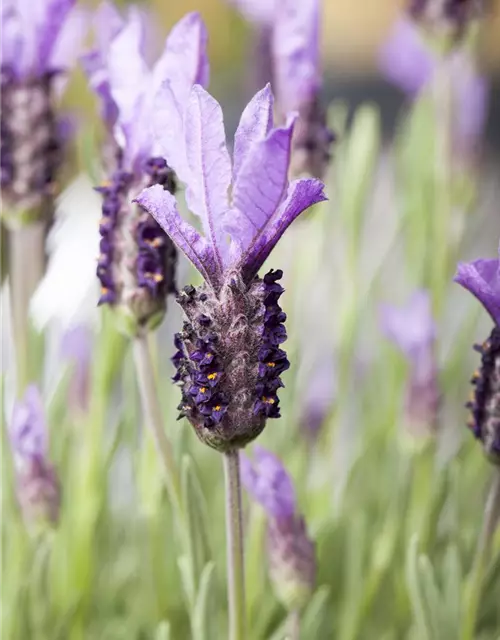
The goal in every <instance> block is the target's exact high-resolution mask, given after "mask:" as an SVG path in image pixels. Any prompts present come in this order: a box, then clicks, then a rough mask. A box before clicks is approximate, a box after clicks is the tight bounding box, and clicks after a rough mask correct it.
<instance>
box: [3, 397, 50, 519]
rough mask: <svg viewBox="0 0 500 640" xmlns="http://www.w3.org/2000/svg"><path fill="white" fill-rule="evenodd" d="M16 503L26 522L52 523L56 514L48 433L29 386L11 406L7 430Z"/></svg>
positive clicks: (40, 403)
mask: <svg viewBox="0 0 500 640" xmlns="http://www.w3.org/2000/svg"><path fill="white" fill-rule="evenodd" d="M9 435H10V441H11V446H12V452H13V456H14V466H15V471H16V489H17V496H18V500H19V504H20V506H21V509H22V512H23V515H24V517H25V519H26V521H27V522H29V523H31V524H33V523H37V522H39V521H40V520H44V521H48V522H51V523H55V522H56V521H57V519H58V515H59V505H60V488H59V482H58V478H57V474H56V472H55V469H54V467H53V466H52V464H51V463H50V461H49V459H48V432H47V424H46V422H45V417H44V409H43V403H42V398H41V396H40V392H39V391H38V389H37V388H36V387H34V386H31V387H28V388H27V389H26V392H25V394H24V398H23V399H22V400H21V401H19V402H17V403H16V405H15V407H14V412H13V416H12V421H11V425H10V429H9Z"/></svg>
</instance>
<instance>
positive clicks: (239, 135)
mask: <svg viewBox="0 0 500 640" xmlns="http://www.w3.org/2000/svg"><path fill="white" fill-rule="evenodd" d="M273 106H274V97H273V92H272V91H271V85H270V84H267V85H266V86H265V87H264V88H263V89H261V90H260V91H259V92H258V93H256V94H255V96H254V97H253V98H252V99H251V100H250V102H249V103H248V105H247V106H246V107H245V109H244V111H243V113H242V114H241V118H240V123H239V125H238V128H237V129H236V134H235V136H234V153H233V182H236V178H237V176H238V172H239V170H240V168H241V165H242V164H243V162H244V160H245V158H246V156H247V155H248V153H249V150H250V148H251V146H252V144H254V143H255V142H258V141H260V140H264V138H265V137H266V136H267V134H268V133H269V131H270V130H271V128H272V126H273Z"/></svg>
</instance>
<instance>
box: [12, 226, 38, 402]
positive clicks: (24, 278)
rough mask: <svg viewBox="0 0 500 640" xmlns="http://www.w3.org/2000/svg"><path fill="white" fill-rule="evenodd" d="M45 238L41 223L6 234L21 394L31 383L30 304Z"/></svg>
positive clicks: (17, 368)
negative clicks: (7, 235) (7, 237)
mask: <svg viewBox="0 0 500 640" xmlns="http://www.w3.org/2000/svg"><path fill="white" fill-rule="evenodd" d="M45 236H46V225H45V223H44V222H36V223H32V224H30V225H28V226H25V227H21V228H19V229H13V230H11V231H10V234H9V279H10V296H11V315H12V333H13V337H14V345H15V354H16V384H17V391H18V394H22V393H23V391H24V389H25V388H26V385H27V384H28V383H29V381H30V356H29V352H30V349H29V342H30V323H29V305H30V300H31V297H32V295H33V293H34V292H35V290H36V288H37V286H38V284H39V282H40V280H41V279H42V277H43V274H44V272H45Z"/></svg>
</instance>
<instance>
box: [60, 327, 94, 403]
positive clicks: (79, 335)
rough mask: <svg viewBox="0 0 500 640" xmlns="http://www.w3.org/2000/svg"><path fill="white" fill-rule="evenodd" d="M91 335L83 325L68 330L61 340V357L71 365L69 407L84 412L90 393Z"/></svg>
mask: <svg viewBox="0 0 500 640" xmlns="http://www.w3.org/2000/svg"><path fill="white" fill-rule="evenodd" d="M91 354H92V335H91V331H90V329H89V327H87V326H86V325H84V324H80V325H76V326H74V327H72V328H70V329H68V330H67V331H66V332H65V333H64V335H63V337H62V340H61V356H62V358H64V359H65V360H68V361H69V362H71V364H72V365H73V372H72V376H71V381H70V390H69V394H70V400H69V401H70V405H71V406H72V407H74V408H76V409H79V410H80V411H86V410H87V408H88V402H89V392H90V360H91Z"/></svg>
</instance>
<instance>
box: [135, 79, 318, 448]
mask: <svg viewBox="0 0 500 640" xmlns="http://www.w3.org/2000/svg"><path fill="white" fill-rule="evenodd" d="M183 104H184V107H185V108H182V106H183ZM272 110H273V96H272V93H271V89H270V87H269V86H267V87H265V88H264V89H263V90H262V91H260V92H259V93H257V94H256V96H255V97H254V98H253V99H252V100H251V101H250V103H249V104H248V106H247V107H246V109H245V110H244V112H243V114H242V116H241V120H240V124H239V126H238V129H237V131H236V135H235V142H234V158H233V163H232V165H231V160H230V157H229V153H228V151H227V147H226V140H225V134H224V126H223V118H222V110H221V108H220V106H219V104H218V103H217V102H216V101H215V100H214V98H212V96H210V95H209V94H208V93H207V92H206V91H205V90H204V89H203V88H202V87H201V86H198V85H195V86H194V87H193V89H192V90H191V92H190V95H189V97H188V99H187V101H186V103H183V101H180V100H179V98H178V96H177V94H176V93H175V88H174V87H172V85H171V84H169V83H165V84H164V85H163V87H162V91H161V93H160V95H159V97H158V109H157V112H156V117H155V124H156V127H157V130H158V131H159V132H160V138H159V142H160V144H161V145H162V148H163V152H164V154H165V157H166V158H168V160H169V164H170V165H171V166H172V167H173V169H174V170H175V172H176V174H177V175H178V176H179V178H180V179H181V180H183V181H184V182H185V183H186V201H187V203H188V206H189V208H190V209H191V210H192V211H193V213H195V214H196V215H198V217H199V218H201V224H202V227H203V232H204V235H201V234H200V233H198V231H196V229H195V228H194V227H192V226H191V225H190V224H189V223H187V222H186V221H185V220H183V219H182V218H181V216H180V214H179V212H178V209H177V204H176V200H175V197H174V196H173V195H172V194H170V193H169V192H167V191H165V190H163V189H160V188H158V187H157V186H154V187H151V188H149V189H146V190H145V191H143V192H142V193H141V194H140V196H139V197H138V198H137V201H138V202H139V204H140V205H141V206H143V207H144V208H145V209H146V210H147V211H149V212H150V213H151V215H152V216H153V217H154V218H155V219H156V220H157V221H158V223H159V224H160V225H161V226H162V227H163V229H164V230H165V231H166V232H167V233H168V234H169V236H170V237H171V238H172V240H173V241H174V242H175V243H176V245H177V246H178V247H179V249H181V250H182V251H183V252H184V253H185V255H186V256H187V257H188V258H189V259H190V260H191V262H192V263H193V264H194V266H195V267H196V268H197V269H198V271H199V272H200V273H201V275H202V276H203V278H204V279H205V284H204V285H202V286H201V287H199V289H198V290H197V289H195V288H194V287H188V288H187V289H186V290H185V291H184V293H183V294H182V295H181V296H180V297H179V299H178V301H179V303H180V304H181V306H182V308H183V309H184V312H185V314H186V316H187V317H188V320H189V322H188V323H186V326H185V330H184V331H183V332H182V334H180V335H179V343H180V344H181V345H182V349H179V350H178V353H177V354H176V356H174V357H176V364H177V371H178V373H177V376H176V378H175V379H176V380H177V381H179V382H181V386H182V388H183V400H182V402H181V405H180V407H181V414H182V415H187V416H188V417H189V419H190V421H191V423H192V424H193V426H194V427H195V430H196V432H197V434H198V435H199V436H200V437H201V438H202V439H203V440H204V441H205V442H207V443H209V444H210V445H211V446H214V447H216V448H219V449H226V448H232V447H240V446H244V445H245V444H247V443H248V442H249V441H250V440H252V439H253V438H255V437H256V436H257V435H258V434H259V433H260V432H261V431H262V429H263V428H264V425H265V420H266V418H267V417H279V409H278V398H277V395H276V391H277V389H278V388H279V387H280V386H282V382H281V378H280V374H281V373H282V372H283V371H285V370H286V369H287V368H288V367H289V362H288V360H287V358H286V353H285V352H284V351H283V350H282V349H280V348H279V345H280V344H281V343H282V342H283V341H284V340H285V338H286V333H285V331H284V327H281V326H280V325H282V324H283V322H284V320H285V318H286V316H285V314H284V313H283V312H282V310H281V308H280V306H279V304H278V298H279V297H280V296H281V294H282V293H283V288H282V287H281V286H280V285H279V284H278V282H277V281H278V280H279V279H280V278H281V276H282V272H281V271H279V270H278V271H270V272H269V273H268V274H267V275H266V276H265V277H264V279H263V280H261V279H260V278H257V277H256V276H257V272H258V270H259V269H260V267H261V266H262V265H263V263H264V261H265V260H266V259H267V257H268V256H269V254H270V253H271V251H272V249H273V248H274V246H275V245H276V243H277V242H278V240H279V238H280V237H281V236H282V235H283V233H284V232H285V230H286V229H287V227H288V226H289V225H290V224H291V223H292V222H293V220H294V219H295V218H296V217H297V216H298V215H299V214H300V213H302V211H304V210H305V209H307V207H309V206H311V205H312V204H314V203H316V202H321V201H322V200H325V196H324V194H323V184H322V183H321V182H320V181H319V180H314V179H304V180H297V181H295V182H292V183H291V184H289V182H288V177H287V175H288V167H289V162H290V148H291V139H292V135H293V127H294V121H295V118H294V117H292V118H290V119H289V120H288V122H287V123H286V125H285V126H283V127H278V128H274V127H273V124H272V123H273V119H272ZM200 318H203V322H200ZM200 351H201V352H202V353H204V354H207V353H208V354H211V355H212V354H213V355H214V360H213V362H215V363H216V364H215V366H216V367H218V368H219V369H217V371H220V372H221V375H220V376H219V377H218V380H220V382H218V388H217V393H216V395H215V396H214V395H212V398H211V399H210V400H209V401H207V402H203V403H198V402H195V401H194V400H193V396H192V395H191V394H188V393H187V391H188V390H189V389H190V388H191V387H192V386H193V384H194V378H196V377H197V376H198V375H199V374H200V373H201V374H203V375H205V374H207V376H208V375H212V374H213V373H215V372H216V371H215V370H214V371H212V370H211V369H204V368H203V367H210V366H212V365H213V362H212V361H210V364H209V363H208V361H207V364H206V365H201V364H200V363H199V362H198V357H199V356H198V355H196V357H195V354H198V353H199V352H200ZM205 358H206V356H205ZM184 389H185V390H184ZM214 398H215V399H214ZM215 407H226V409H227V410H226V411H224V413H223V415H221V414H220V413H217V420H214V415H213V412H214V411H215ZM219 418H220V419H219Z"/></svg>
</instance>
